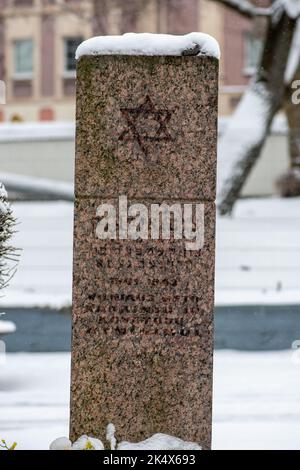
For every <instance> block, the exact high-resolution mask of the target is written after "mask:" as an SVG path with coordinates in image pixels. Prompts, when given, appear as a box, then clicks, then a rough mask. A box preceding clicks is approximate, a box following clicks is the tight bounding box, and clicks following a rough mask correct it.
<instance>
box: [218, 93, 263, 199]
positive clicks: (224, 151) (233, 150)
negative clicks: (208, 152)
mask: <svg viewBox="0 0 300 470" xmlns="http://www.w3.org/2000/svg"><path fill="white" fill-rule="evenodd" d="M269 106H270V100H269V93H268V90H267V88H266V87H265V85H264V84H256V85H254V84H253V85H251V86H249V88H248V89H247V91H246V92H245V94H244V96H243V98H242V100H241V102H240V104H239V105H238V108H237V110H236V112H235V113H234V115H233V116H232V118H231V119H230V121H229V124H228V126H227V128H226V132H225V133H224V135H223V136H222V138H221V139H220V142H219V149H218V172H217V190H218V195H217V202H219V201H221V200H222V196H223V194H224V192H226V189H227V186H228V185H229V184H230V182H231V180H232V178H233V177H234V175H238V174H240V173H241V172H242V167H243V165H242V162H243V160H244V158H243V157H244V155H245V152H246V151H247V150H248V149H251V148H252V147H253V146H255V145H258V144H259V143H260V142H261V141H262V140H263V138H264V135H265V133H266V129H267V127H268V108H269Z"/></svg>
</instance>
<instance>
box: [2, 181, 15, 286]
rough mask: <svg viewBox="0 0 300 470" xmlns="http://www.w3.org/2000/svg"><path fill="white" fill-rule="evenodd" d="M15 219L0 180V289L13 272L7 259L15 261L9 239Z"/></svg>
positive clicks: (13, 250)
mask: <svg viewBox="0 0 300 470" xmlns="http://www.w3.org/2000/svg"><path fill="white" fill-rule="evenodd" d="M14 227H15V219H14V217H13V214H12V210H11V207H10V205H9V203H8V200H7V192H6V190H5V188H4V186H3V184H2V183H1V182H0V290H1V289H3V287H5V286H6V285H7V283H8V281H9V280H10V278H11V276H12V275H13V273H14V268H12V267H9V266H8V265H7V261H13V262H14V263H15V262H16V258H17V257H16V249H15V248H14V247H13V246H11V244H10V240H11V237H12V235H13V233H14Z"/></svg>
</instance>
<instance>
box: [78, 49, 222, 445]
mask: <svg viewBox="0 0 300 470" xmlns="http://www.w3.org/2000/svg"><path fill="white" fill-rule="evenodd" d="M217 71H218V67H217V62H216V61H215V60H214V59H211V58H193V57H182V58H180V57H176V58H175V57H172V58H159V57H124V56H123V57H116V56H114V57H84V58H82V59H80V61H79V67H78V92H77V93H78V94H77V148H76V203H75V236H74V278H73V280H74V282H73V344H72V390H71V437H72V438H75V437H78V436H79V435H82V434H85V433H87V434H90V435H94V436H97V437H100V438H103V439H105V427H106V425H107V424H108V423H109V422H113V423H114V424H115V426H116V428H117V436H118V439H119V440H131V441H138V440H140V439H143V438H146V437H149V436H151V435H152V434H154V433H156V432H164V433H167V434H170V435H174V436H177V437H180V438H182V439H185V440H190V441H194V442H197V443H198V444H200V445H202V446H203V448H205V449H209V448H210V444H211V408H212V362H213V302H214V253H215V206H214V202H213V201H214V197H215V171H216V136H217V129H216V122H217ZM120 195H126V196H128V198H129V200H130V202H140V203H141V202H142V203H144V204H145V205H146V206H147V207H148V206H149V204H150V203H153V202H155V203H161V202H163V201H167V202H168V203H173V202H174V201H176V202H179V203H182V204H184V203H192V202H193V203H202V202H205V217H204V229H205V243H204V247H203V248H202V249H201V250H199V251H187V250H186V248H185V243H184V240H176V241H175V240H137V241H133V240H100V239H99V238H97V236H96V227H97V222H98V220H99V219H98V217H97V214H96V212H97V207H98V206H99V205H100V204H101V203H103V202H113V201H116V200H117V198H118V197H119V196H120Z"/></svg>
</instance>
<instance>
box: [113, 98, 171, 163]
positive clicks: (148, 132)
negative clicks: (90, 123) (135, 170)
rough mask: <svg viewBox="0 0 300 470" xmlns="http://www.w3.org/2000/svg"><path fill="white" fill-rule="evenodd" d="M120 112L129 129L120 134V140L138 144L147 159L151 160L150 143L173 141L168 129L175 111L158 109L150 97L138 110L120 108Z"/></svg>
mask: <svg viewBox="0 0 300 470" xmlns="http://www.w3.org/2000/svg"><path fill="white" fill-rule="evenodd" d="M120 110H121V113H122V115H123V116H124V118H125V119H126V122H127V128H126V129H124V131H123V132H122V133H121V134H120V136H119V140H120V141H123V142H129V141H135V142H137V143H138V145H139V147H140V150H141V151H142V153H143V154H144V156H145V157H146V159H148V158H149V150H150V149H149V146H148V145H147V143H148V142H158V141H165V142H168V141H172V140H173V138H172V136H171V134H170V132H169V131H168V129H167V124H168V122H169V121H170V119H171V116H172V112H173V111H169V110H166V109H156V108H155V106H154V104H153V103H152V101H151V98H150V97H149V96H148V95H147V96H146V98H145V101H144V103H142V104H141V105H140V106H138V107H137V108H120ZM143 126H144V129H143Z"/></svg>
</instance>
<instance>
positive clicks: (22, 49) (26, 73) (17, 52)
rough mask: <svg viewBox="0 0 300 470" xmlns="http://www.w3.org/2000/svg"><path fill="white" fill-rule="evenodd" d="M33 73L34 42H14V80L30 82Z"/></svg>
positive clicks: (23, 40)
mask: <svg viewBox="0 0 300 470" xmlns="http://www.w3.org/2000/svg"><path fill="white" fill-rule="evenodd" d="M32 73H33V41H32V39H22V40H18V41H15V42H14V78H17V79H18V78H19V79H22V80H26V79H28V80H30V79H31V78H32Z"/></svg>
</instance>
